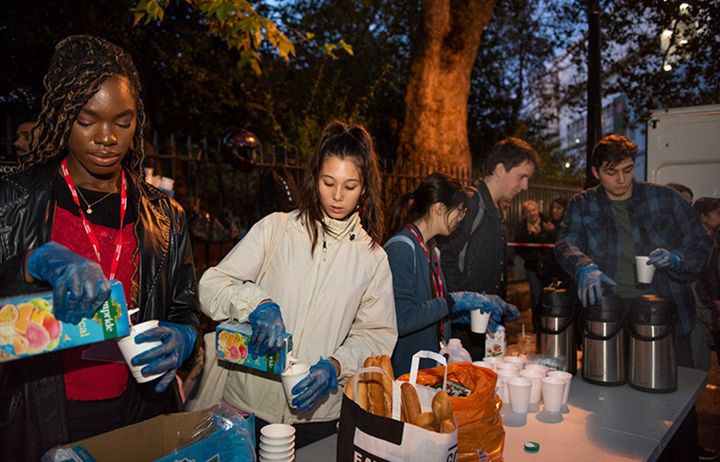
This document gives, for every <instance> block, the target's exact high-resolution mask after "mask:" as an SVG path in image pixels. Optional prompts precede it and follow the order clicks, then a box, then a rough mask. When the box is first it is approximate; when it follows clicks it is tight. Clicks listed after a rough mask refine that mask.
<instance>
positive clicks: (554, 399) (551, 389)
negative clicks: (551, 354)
mask: <svg viewBox="0 0 720 462" xmlns="http://www.w3.org/2000/svg"><path fill="white" fill-rule="evenodd" d="M542 383H543V385H542V395H543V404H544V405H545V410H546V411H548V412H560V410H561V409H562V399H563V394H565V381H564V380H563V379H560V378H558V377H545V378H544V379H542Z"/></svg>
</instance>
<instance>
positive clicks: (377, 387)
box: [365, 356, 389, 417]
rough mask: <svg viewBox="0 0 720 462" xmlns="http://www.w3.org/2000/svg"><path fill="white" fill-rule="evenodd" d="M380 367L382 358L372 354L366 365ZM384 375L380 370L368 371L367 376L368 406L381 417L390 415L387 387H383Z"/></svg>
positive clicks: (372, 412)
mask: <svg viewBox="0 0 720 462" xmlns="http://www.w3.org/2000/svg"><path fill="white" fill-rule="evenodd" d="M371 366H374V367H380V360H379V359H378V358H377V357H375V356H370V357H368V358H367V359H366V360H365V367H371ZM382 375H383V374H380V373H378V372H368V373H367V374H366V377H367V394H368V406H369V412H370V413H371V414H374V415H377V416H380V417H389V415H388V414H387V409H386V408H385V389H384V388H383V383H382Z"/></svg>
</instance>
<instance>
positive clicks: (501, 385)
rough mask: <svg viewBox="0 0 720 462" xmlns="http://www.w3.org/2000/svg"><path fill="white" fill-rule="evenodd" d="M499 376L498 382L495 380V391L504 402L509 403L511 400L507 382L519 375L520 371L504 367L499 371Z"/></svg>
mask: <svg viewBox="0 0 720 462" xmlns="http://www.w3.org/2000/svg"><path fill="white" fill-rule="evenodd" d="M497 376H498V378H497V382H495V393H497V395H498V396H499V397H500V399H501V400H503V402H505V403H507V402H509V401H510V395H509V393H508V387H507V382H508V380H510V379H512V378H514V377H517V376H518V371H517V370H515V369H502V370H499V371H497Z"/></svg>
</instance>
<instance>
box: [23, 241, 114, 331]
mask: <svg viewBox="0 0 720 462" xmlns="http://www.w3.org/2000/svg"><path fill="white" fill-rule="evenodd" d="M27 269H28V273H29V274H30V276H32V278H33V279H35V280H36V281H45V282H47V283H49V284H50V285H51V286H52V288H53V314H55V317H56V318H57V319H59V320H60V321H62V322H67V323H71V324H77V323H79V322H80V321H81V320H82V319H83V318H92V317H93V315H94V314H95V311H97V309H98V308H100V306H101V305H102V304H103V303H104V302H105V300H107V299H108V297H109V296H110V283H109V282H108V280H107V279H106V278H105V275H104V274H103V271H102V268H101V267H100V265H99V264H98V263H96V262H94V261H92V260H88V259H87V258H85V257H82V256H80V255H78V254H76V253H75V252H73V251H71V250H70V249H68V248H67V247H65V246H64V245H61V244H58V243H57V242H52V241H50V242H47V243H45V244H43V245H41V246H40V247H38V248H37V249H35V250H34V251H33V253H32V254H31V255H30V258H28V261H27Z"/></svg>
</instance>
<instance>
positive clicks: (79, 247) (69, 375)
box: [50, 207, 137, 401]
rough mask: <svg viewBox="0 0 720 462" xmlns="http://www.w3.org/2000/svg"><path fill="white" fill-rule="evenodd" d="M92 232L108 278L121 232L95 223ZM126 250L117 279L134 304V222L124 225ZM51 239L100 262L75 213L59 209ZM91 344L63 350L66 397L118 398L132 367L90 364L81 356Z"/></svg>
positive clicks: (87, 399)
mask: <svg viewBox="0 0 720 462" xmlns="http://www.w3.org/2000/svg"><path fill="white" fill-rule="evenodd" d="M91 226H92V230H93V232H94V233H95V236H96V237H97V240H98V242H99V244H100V256H101V261H100V266H101V267H102V269H103V273H105V276H106V277H107V276H108V275H109V274H110V267H111V264H112V260H113V254H114V252H115V248H116V246H115V238H116V235H117V234H118V232H120V231H119V230H117V229H112V228H107V227H104V226H100V225H96V224H91ZM122 234H123V247H122V252H121V255H120V262H122V263H123V264H120V265H119V266H118V269H117V274H116V275H115V279H117V280H118V281H120V282H122V284H123V290H124V292H125V299H126V300H128V301H130V289H131V287H132V285H131V281H132V276H133V271H134V268H133V265H132V264H124V262H131V261H133V253H134V251H135V248H136V247H137V241H136V240H135V235H134V233H133V223H128V224H126V225H125V226H123V229H122ZM50 240H52V241H55V242H57V243H58V244H62V245H64V246H65V247H67V248H68V249H70V250H72V251H73V252H75V253H77V254H78V255H82V256H83V257H85V258H87V259H89V260H93V261H97V257H96V256H95V251H94V250H93V247H92V244H91V243H90V241H89V240H88V239H87V237H86V234H85V231H84V229H83V224H82V220H81V218H80V217H79V216H76V215H73V214H72V213H71V212H69V211H67V210H65V209H63V208H60V207H55V220H54V222H53V227H52V233H51V235H50ZM109 341H110V342H113V341H114V340H109ZM90 346H91V345H86V346H81V347H77V348H70V349H68V350H62V351H61V352H60V353H61V356H62V361H63V366H64V370H65V396H66V397H67V399H70V400H75V401H96V400H103V399H111V398H117V397H118V396H120V395H121V394H122V393H123V392H124V391H125V389H126V388H127V382H128V373H129V370H128V367H127V365H126V364H120V363H109V362H99V361H89V360H85V359H83V358H82V357H81V355H82V352H83V351H84V350H86V349H88V348H89V347H90Z"/></svg>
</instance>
